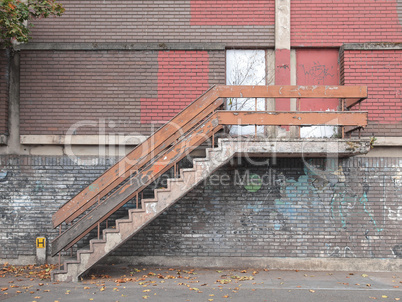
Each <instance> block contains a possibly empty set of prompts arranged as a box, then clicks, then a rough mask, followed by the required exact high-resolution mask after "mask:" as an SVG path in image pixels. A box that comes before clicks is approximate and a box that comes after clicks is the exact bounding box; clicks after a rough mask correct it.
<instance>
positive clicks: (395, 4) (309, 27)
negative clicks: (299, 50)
mask: <svg viewBox="0 0 402 302" xmlns="http://www.w3.org/2000/svg"><path fill="white" fill-rule="evenodd" d="M401 11H402V1H401V0H340V1H332V0H307V1H306V0H293V1H292V3H291V45H292V46H293V47H296V46H331V47H333V46H341V45H342V44H343V43H363V42H395V41H401V40H402V21H401V20H402V18H401ZM398 12H399V15H398Z"/></svg>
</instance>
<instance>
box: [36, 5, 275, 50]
mask: <svg viewBox="0 0 402 302" xmlns="http://www.w3.org/2000/svg"><path fill="white" fill-rule="evenodd" d="M60 2H61V3H62V4H63V5H64V7H65V9H66V12H65V13H64V15H63V16H62V17H61V18H50V19H42V20H39V21H35V22H34V23H35V27H34V28H33V29H32V33H33V41H34V42H64V43H65V42H129V43H138V42H156V43H161V42H165V43H166V42H219V43H223V44H225V45H229V46H243V47H246V46H249V45H253V46H273V45H274V23H275V22H274V3H275V1H274V0H263V1H261V0H260V1H210V0H203V1H199V0H195V1H193V0H191V1H190V0H175V1H154V0H136V1H131V0H119V1H91V0H84V1H74V0H61V1H60ZM248 2H249V3H248ZM229 8H231V10H228V9H229ZM237 8H241V10H237ZM228 11H229V12H236V13H235V14H230V16H228V15H227V16H226V17H225V19H224V20H222V18H221V16H222V15H224V14H225V13H226V12H228ZM211 13H212V14H211ZM229 18H234V19H229ZM240 20H243V21H240Z"/></svg>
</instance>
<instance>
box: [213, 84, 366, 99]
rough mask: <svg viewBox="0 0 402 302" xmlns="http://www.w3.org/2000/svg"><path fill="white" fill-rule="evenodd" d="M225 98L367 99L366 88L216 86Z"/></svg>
mask: <svg viewBox="0 0 402 302" xmlns="http://www.w3.org/2000/svg"><path fill="white" fill-rule="evenodd" d="M217 89H218V91H219V96H220V97H225V98H255V97H256V98H320V99H321V98H342V99H350V98H352V99H364V98H367V86H276V85H272V86H217Z"/></svg>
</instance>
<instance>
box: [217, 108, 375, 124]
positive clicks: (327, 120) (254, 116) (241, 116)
mask: <svg viewBox="0 0 402 302" xmlns="http://www.w3.org/2000/svg"><path fill="white" fill-rule="evenodd" d="M217 117H218V120H219V124H221V125H261V126H273V125H287V126H313V125H334V126H357V127H366V126H367V112H358V111H335V112H277V111H217Z"/></svg>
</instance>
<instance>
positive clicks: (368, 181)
mask: <svg viewBox="0 0 402 302" xmlns="http://www.w3.org/2000/svg"><path fill="white" fill-rule="evenodd" d="M88 159H91V158H88ZM92 160H93V164H91V165H86V166H84V165H77V164H75V163H74V162H72V161H71V160H70V159H69V158H67V157H28V156H20V157H16V156H1V157H0V170H1V171H3V172H7V176H6V177H5V178H2V179H1V180H0V208H1V214H0V233H1V234H2V236H0V258H2V259H13V258H16V257H17V256H21V255H25V256H33V255H34V253H35V249H34V242H35V241H34V240H35V237H36V236H39V235H46V236H47V237H48V239H49V241H50V240H52V239H53V238H54V237H55V236H56V235H57V231H56V230H53V229H52V228H51V216H52V214H53V213H54V212H55V211H56V210H57V209H58V208H59V206H61V205H62V204H63V203H64V202H66V201H67V200H68V199H69V198H70V197H72V196H74V195H75V194H77V193H78V192H79V191H80V190H81V189H82V188H83V187H84V186H85V185H87V184H88V183H89V182H90V181H91V180H93V179H95V178H96V177H97V176H98V175H99V174H101V173H102V172H103V171H104V170H105V169H106V168H107V167H108V166H110V165H111V164H113V163H114V162H115V159H114V158H110V159H106V160H105V159H95V158H92ZM254 160H258V159H254ZM258 161H261V159H260V160H258ZM307 163H308V164H309V165H311V166H305V165H304V163H303V161H302V160H301V159H297V158H296V159H279V158H278V159H277V162H276V164H271V165H269V164H261V165H257V164H253V165H251V164H250V163H248V162H245V161H243V162H242V163H239V162H237V161H236V162H234V163H232V164H228V165H227V166H225V167H223V168H221V169H219V170H218V171H217V172H216V173H215V176H214V177H211V178H209V179H208V180H207V181H206V182H205V183H202V184H200V185H199V186H197V187H196V188H195V189H194V190H193V191H192V192H190V193H189V194H187V196H185V197H184V198H182V199H181V200H180V201H178V202H177V204H175V205H174V206H172V207H171V208H170V209H169V210H167V211H166V212H165V213H163V214H162V215H161V216H159V217H158V218H156V220H154V221H153V222H152V223H151V224H150V225H148V226H147V227H146V228H144V229H143V230H142V231H141V232H140V233H139V234H138V235H137V236H136V237H134V238H133V239H132V240H130V241H128V242H127V243H126V244H124V245H123V246H122V247H121V248H120V249H119V250H117V251H116V252H115V255H128V256H140V255H144V256H145V255H146V256H210V257H215V256H243V257H251V256H254V257H258V256H267V257H271V256H272V257H277V256H281V257H323V258H325V257H364V258H395V257H402V255H401V254H400V245H401V244H402V242H401V241H400V238H401V235H402V234H401V228H400V221H401V215H400V211H401V206H400V204H399V203H398V200H400V199H401V197H402V196H401V194H402V190H401V188H402V182H401V179H402V169H401V166H402V158H353V159H343V160H340V161H339V163H337V162H336V161H335V160H329V161H328V162H327V161H325V160H324V159H316V160H312V161H307ZM309 167H315V168H318V169H323V170H325V168H326V170H325V173H317V171H315V170H314V172H312V170H311V169H309ZM247 173H249V174H248V175H253V174H256V175H258V176H260V177H261V178H262V185H261V187H259V186H256V187H249V186H246V185H244V184H242V183H241V182H242V181H243V180H245V178H244V177H245V176H246V175H247ZM218 179H222V180H224V181H225V183H226V185H221V184H219V182H218V181H217V180H218ZM398 246H399V249H398ZM393 251H394V252H393Z"/></svg>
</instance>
